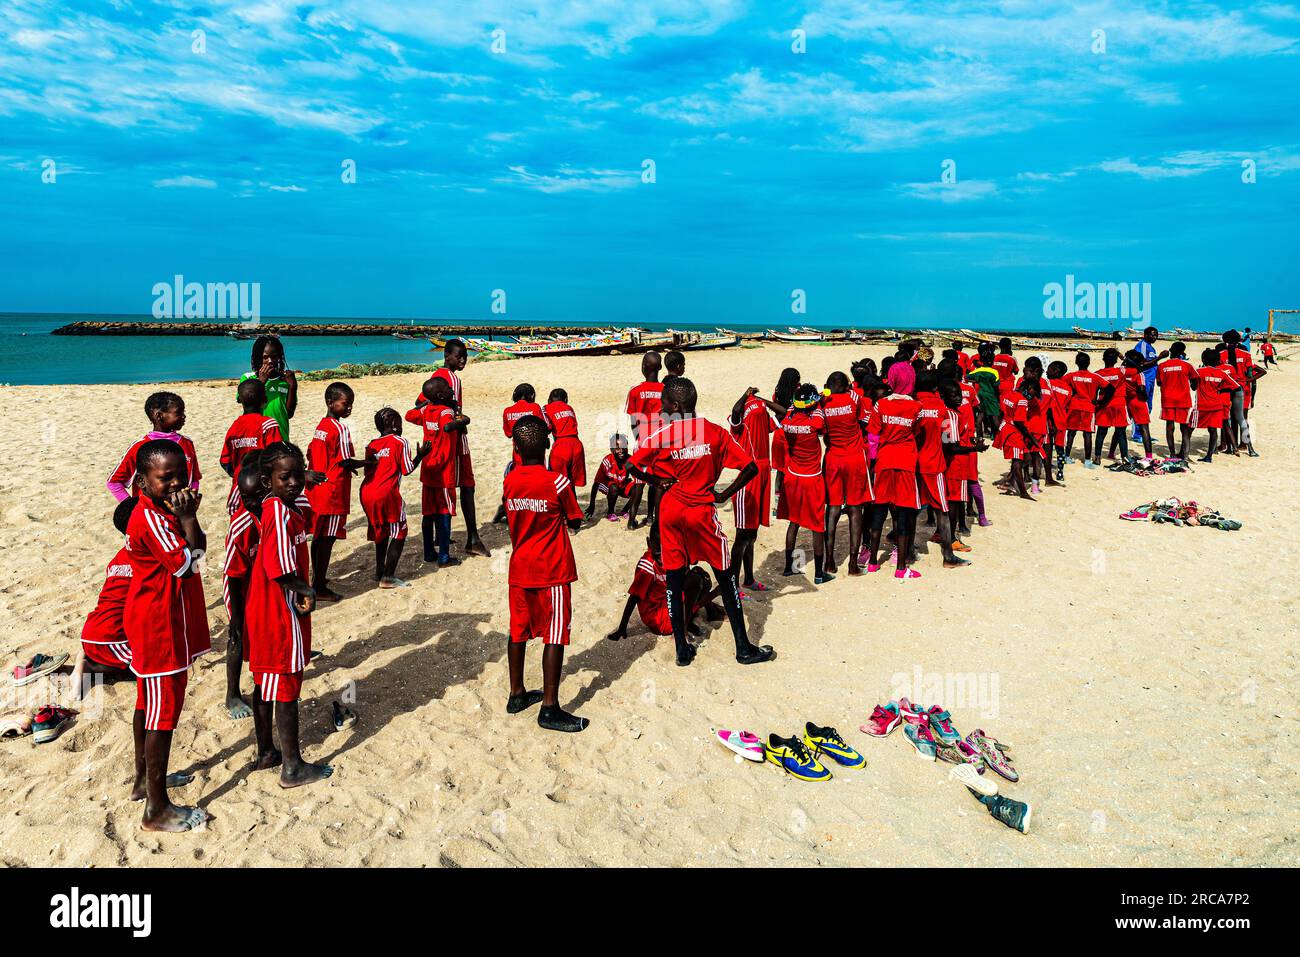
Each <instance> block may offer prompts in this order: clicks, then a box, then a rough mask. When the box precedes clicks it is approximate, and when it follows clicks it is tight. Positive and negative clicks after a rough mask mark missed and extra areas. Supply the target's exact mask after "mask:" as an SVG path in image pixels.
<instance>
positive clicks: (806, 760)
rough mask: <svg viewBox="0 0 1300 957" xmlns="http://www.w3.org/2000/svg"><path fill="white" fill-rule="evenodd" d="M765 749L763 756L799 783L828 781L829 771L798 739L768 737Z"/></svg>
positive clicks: (829, 777)
mask: <svg viewBox="0 0 1300 957" xmlns="http://www.w3.org/2000/svg"><path fill="white" fill-rule="evenodd" d="M767 741H768V743H767V747H766V748H764V749H763V754H764V755H765V756H766V757H767V759H768V760H769V761H771V762H772V763H773V764H775V765H776V766H777V767H779V768H781V769H783V770H784V771H785V773H786V774H792V775H794V776H795V777H797V778H798V779H799V780H800V781H829V780H830V779H831V772H830V769H829V768H827V767H826V766H825V765H824V764H822V763H821V762H820V761H818V760H817V758H816V756H815V755H814V754H813V753H812V751H810V750H809V749H808V746H807V745H805V744H804V743H803V742H802V741H800V740H799V739H798V738H780V737H777V736H776V735H775V734H772V735H768V739H767Z"/></svg>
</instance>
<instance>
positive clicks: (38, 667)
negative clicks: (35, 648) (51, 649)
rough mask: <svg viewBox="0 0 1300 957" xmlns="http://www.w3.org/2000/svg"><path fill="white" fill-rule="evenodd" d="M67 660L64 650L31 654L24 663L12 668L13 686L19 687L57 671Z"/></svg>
mask: <svg viewBox="0 0 1300 957" xmlns="http://www.w3.org/2000/svg"><path fill="white" fill-rule="evenodd" d="M67 660H68V655H67V653H66V652H61V653H59V654H57V655H32V657H31V658H29V659H28V661H27V663H26V664H22V665H18V666H17V667H16V668H14V670H13V683H14V687H15V688H21V687H22V686H23V685H29V684H31V683H32V682H33V681H38V680H39V679H41V678H44V677H45V676H46V675H48V674H50V673H51V672H53V671H58V670H59V669H60V668H62V667H63V665H64V663H65V662H66V661H67Z"/></svg>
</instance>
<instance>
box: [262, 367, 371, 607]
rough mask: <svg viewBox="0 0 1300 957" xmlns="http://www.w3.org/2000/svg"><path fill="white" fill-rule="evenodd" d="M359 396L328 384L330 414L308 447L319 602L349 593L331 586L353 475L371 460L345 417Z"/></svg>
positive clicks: (342, 385) (336, 384)
mask: <svg viewBox="0 0 1300 957" xmlns="http://www.w3.org/2000/svg"><path fill="white" fill-rule="evenodd" d="M249 381H253V380H249ZM353 399H354V396H353V393H352V389H351V387H349V386H348V385H347V383H344V382H332V383H330V384H329V385H328V386H326V388H325V418H323V419H321V420H320V423H319V424H318V425H317V426H316V431H315V432H314V433H312V438H311V442H310V444H308V446H307V501H308V502H310V503H311V514H312V526H311V567H312V587H313V588H315V589H316V600H317V601H338V600H340V599H341V598H342V597H343V596H342V595H340V594H339V593H338V592H336V591H334V589H332V588H330V587H329V567H330V556H331V555H332V554H333V552H334V543H335V542H336V541H337V540H338V539H340V538H347V537H348V512H349V511H350V510H351V508H352V475H353V473H354V472H356V471H357V470H358V469H359V468H361V466H362V465H364V464H365V463H364V462H362V461H361V460H360V459H358V458H355V457H354V456H355V455H356V452H355V450H354V449H353V446H352V430H351V429H349V428H348V424H347V422H345V421H344V419H347V418H349V417H351V415H352V402H353Z"/></svg>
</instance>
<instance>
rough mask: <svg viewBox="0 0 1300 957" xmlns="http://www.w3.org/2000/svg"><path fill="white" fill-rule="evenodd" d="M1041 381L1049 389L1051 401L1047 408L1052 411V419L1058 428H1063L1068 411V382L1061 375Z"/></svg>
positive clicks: (1069, 391) (1069, 392)
mask: <svg viewBox="0 0 1300 957" xmlns="http://www.w3.org/2000/svg"><path fill="white" fill-rule="evenodd" d="M1042 381H1043V383H1044V384H1045V385H1046V386H1047V387H1048V389H1049V390H1050V395H1051V402H1050V403H1049V405H1048V410H1049V411H1050V412H1051V413H1052V421H1053V422H1055V424H1056V427H1057V428H1058V429H1063V428H1065V419H1066V416H1067V415H1068V414H1069V411H1070V395H1071V389H1070V383H1069V382H1068V381H1067V380H1066V379H1065V377H1064V376H1062V377H1061V378H1059V379H1043V380H1042Z"/></svg>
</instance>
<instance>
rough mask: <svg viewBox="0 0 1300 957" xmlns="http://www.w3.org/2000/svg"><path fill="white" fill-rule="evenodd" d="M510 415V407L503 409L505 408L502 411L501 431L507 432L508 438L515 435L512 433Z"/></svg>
mask: <svg viewBox="0 0 1300 957" xmlns="http://www.w3.org/2000/svg"><path fill="white" fill-rule="evenodd" d="M509 416H510V410H509V409H503V410H502V411H501V431H502V432H504V433H505V435H506V438H507V439H509V438H513V436H512V435H511V434H510V418H509Z"/></svg>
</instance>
